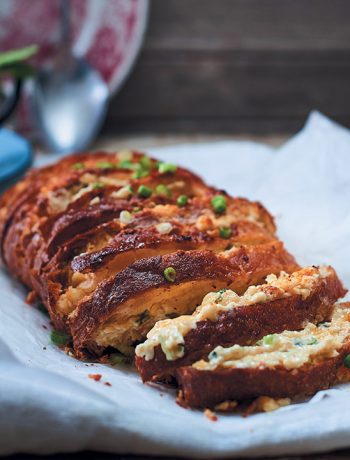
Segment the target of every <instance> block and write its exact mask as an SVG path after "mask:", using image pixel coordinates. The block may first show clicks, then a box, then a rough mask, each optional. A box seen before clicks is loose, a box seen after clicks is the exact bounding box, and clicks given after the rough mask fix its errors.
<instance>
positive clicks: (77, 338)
mask: <svg viewBox="0 0 350 460" xmlns="http://www.w3.org/2000/svg"><path fill="white" fill-rule="evenodd" d="M168 267H173V268H174V269H175V271H176V279H175V281H174V282H173V283H170V282H169V281H167V280H166V279H165V277H164V270H165V269H166V268H168ZM296 268H297V264H296V262H295V260H294V258H293V257H292V256H291V255H290V254H289V253H288V252H286V251H285V249H284V248H283V244H282V243H280V242H274V243H269V244H264V245H257V246H254V247H241V248H236V249H234V250H232V251H231V252H229V253H228V254H225V253H221V254H215V253H213V252H211V251H188V252H183V251H178V252H176V253H173V254H167V255H164V256H159V257H152V258H147V259H141V260H139V261H138V262H135V263H134V264H131V265H129V266H128V267H127V268H126V269H125V270H123V271H122V272H120V273H119V274H118V275H117V276H116V277H114V278H111V279H109V280H107V281H105V282H102V283H100V285H99V286H98V288H97V290H96V291H95V292H94V294H93V295H92V296H91V297H90V298H89V299H87V300H86V301H83V302H81V303H80V305H79V306H78V308H77V309H76V310H75V312H74V314H73V315H72V317H71V320H70V328H71V331H72V335H73V338H74V346H75V349H76V350H77V351H79V350H80V351H81V350H83V349H84V348H89V346H90V342H93V341H94V335H96V334H97V333H98V332H100V333H101V328H103V325H104V323H105V322H106V320H107V319H108V320H110V319H111V317H113V316H114V315H117V314H118V311H120V312H123V309H124V305H125V304H127V302H128V301H130V299H135V302H136V303H137V302H139V303H140V302H142V304H143V308H144V310H151V309H152V305H151V304H152V302H154V301H155V299H157V297H159V296H161V295H162V292H164V291H166V296H167V299H168V300H167V301H168V304H169V305H168V306H170V305H171V300H172V298H176V297H177V291H178V286H181V285H187V284H189V283H196V284H197V285H199V282H201V283H202V285H201V288H200V290H199V291H198V292H196V297H195V299H193V298H190V299H189V301H190V302H191V303H189V304H188V305H184V306H183V308H184V309H185V310H186V311H188V312H191V311H192V310H193V307H194V306H195V305H196V304H198V303H200V301H201V300H202V298H203V296H204V295H205V294H206V292H208V291H211V290H217V289H220V288H222V287H232V288H233V289H234V290H235V291H237V292H239V293H242V292H243V291H244V290H245V289H246V288H247V287H248V286H249V285H251V284H257V283H260V282H262V281H263V280H264V279H265V277H266V276H267V275H268V274H270V273H279V272H280V271H281V270H285V271H287V272H289V273H290V272H292V271H294V270H295V269H296ZM146 293H147V294H148V296H149V298H150V299H151V300H150V301H149V304H148V303H145V301H144V295H145V294H146ZM184 302H185V301H184ZM129 308H130V306H129ZM169 308H170V307H169ZM170 312H171V310H170ZM168 313H169V310H168ZM175 313H176V311H175ZM98 330H100V331H98ZM140 338H141V337H140Z"/></svg>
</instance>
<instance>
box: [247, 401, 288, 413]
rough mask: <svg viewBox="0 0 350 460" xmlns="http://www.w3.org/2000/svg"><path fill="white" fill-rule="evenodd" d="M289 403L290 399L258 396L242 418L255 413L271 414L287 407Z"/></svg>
mask: <svg viewBox="0 0 350 460" xmlns="http://www.w3.org/2000/svg"><path fill="white" fill-rule="evenodd" d="M290 403H291V399H290V398H279V399H275V398H270V397H269V396H259V397H258V398H256V399H255V400H254V401H253V402H252V403H251V404H250V405H249V406H248V408H247V410H246V411H245V412H244V416H248V415H250V414H253V413H255V412H272V411H274V410H277V409H279V408H280V407H283V406H288V405H289V404H290Z"/></svg>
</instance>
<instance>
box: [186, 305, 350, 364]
mask: <svg viewBox="0 0 350 460" xmlns="http://www.w3.org/2000/svg"><path fill="white" fill-rule="evenodd" d="M349 338H350V308H344V307H342V306H340V305H339V306H338V307H337V308H336V310H335V311H334V315H333V319H332V321H331V322H329V323H321V324H319V325H318V326H315V325H314V324H312V323H309V324H308V325H307V326H306V327H305V329H303V330H302V331H284V332H282V333H281V334H271V335H268V336H265V337H264V338H263V339H261V340H260V341H258V342H257V343H256V344H255V345H254V346H240V345H234V346H232V347H229V348H223V347H221V346H219V347H216V348H215V349H214V350H213V351H212V352H211V353H210V354H209V356H208V361H205V360H201V361H197V362H196V363H194V364H193V367H194V368H196V369H199V370H216V369H225V368H241V369H242V368H258V369H265V368H275V367H277V366H282V367H284V368H286V369H295V368H299V367H301V366H303V365H304V364H307V363H310V364H313V363H316V362H319V361H322V360H323V359H326V358H332V357H335V356H337V355H338V354H339V350H340V348H341V347H342V345H343V344H344V342H345V341H347V340H349Z"/></svg>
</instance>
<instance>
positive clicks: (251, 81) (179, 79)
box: [105, 0, 350, 133]
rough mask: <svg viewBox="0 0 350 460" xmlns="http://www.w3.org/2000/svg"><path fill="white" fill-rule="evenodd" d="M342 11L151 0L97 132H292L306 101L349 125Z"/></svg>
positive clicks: (328, 3) (349, 13)
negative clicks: (135, 54) (138, 47)
mask: <svg viewBox="0 0 350 460" xmlns="http://www.w3.org/2000/svg"><path fill="white" fill-rule="evenodd" d="M349 17H350V1H349V0H307V1H306V0H216V1H212V0H166V1H165V0H152V1H151V10H150V22H149V27H148V31H147V34H146V39H145V44H144V48H143V50H142V52H141V54H140V56H139V60H138V62H137V64H136V66H135V68H134V70H133V72H132V74H131V75H130V77H129V79H128V80H127V82H126V83H125V85H124V87H123V88H122V90H121V92H120V93H119V94H117V95H116V96H115V97H114V98H113V100H112V103H111V106H110V110H109V117H108V120H107V123H106V125H105V132H198V131H199V132H211V133H215V132H225V133H242V132H249V133H266V132H268V133H276V132H286V131H288V132H292V131H295V130H296V129H298V128H299V127H300V126H301V124H302V121H303V120H304V119H305V117H306V115H307V113H308V112H309V111H310V110H312V109H318V110H321V111H323V112H324V113H325V114H326V115H329V116H331V117H333V118H335V119H337V120H338V121H340V122H342V123H344V124H346V125H348V126H350V104H349V102H350V85H349V84H348V82H349V81H350V27H349Z"/></svg>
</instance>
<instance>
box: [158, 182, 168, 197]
mask: <svg viewBox="0 0 350 460" xmlns="http://www.w3.org/2000/svg"><path fill="white" fill-rule="evenodd" d="M156 193H157V195H159V196H166V197H170V196H171V190H170V188H169V187H167V186H166V185H164V184H158V185H157V187H156Z"/></svg>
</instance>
